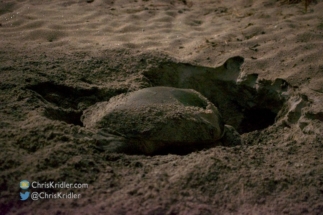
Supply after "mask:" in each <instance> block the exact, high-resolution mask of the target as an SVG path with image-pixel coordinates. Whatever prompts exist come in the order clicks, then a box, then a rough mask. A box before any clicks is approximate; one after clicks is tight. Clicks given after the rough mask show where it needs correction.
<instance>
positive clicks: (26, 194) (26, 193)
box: [20, 191, 30, 201]
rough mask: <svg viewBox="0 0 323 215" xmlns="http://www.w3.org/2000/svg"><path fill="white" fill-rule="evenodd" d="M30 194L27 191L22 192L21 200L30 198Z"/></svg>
mask: <svg viewBox="0 0 323 215" xmlns="http://www.w3.org/2000/svg"><path fill="white" fill-rule="evenodd" d="M29 194H30V192H28V191H27V192H25V193H20V198H21V200H22V201H25V200H26V199H28V197H29Z"/></svg>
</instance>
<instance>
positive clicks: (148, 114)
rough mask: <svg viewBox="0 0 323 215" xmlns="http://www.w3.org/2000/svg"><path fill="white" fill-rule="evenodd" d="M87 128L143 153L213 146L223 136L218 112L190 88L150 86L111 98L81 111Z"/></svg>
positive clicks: (222, 126)
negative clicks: (123, 140)
mask: <svg viewBox="0 0 323 215" xmlns="http://www.w3.org/2000/svg"><path fill="white" fill-rule="evenodd" d="M81 120H82V122H83V125H84V126H85V127H87V128H95V129H104V130H105V131H109V132H110V133H112V134H118V135H120V136H123V137H125V138H126V139H127V141H128V143H129V144H133V145H135V146H136V147H137V148H138V149H139V151H141V152H142V153H145V154H153V153H155V152H156V151H159V150H163V149H165V148H168V147H183V146H184V147H185V146H189V145H205V144H208V143H214V142H215V141H216V140H218V139H220V138H221V137H222V135H223V129H224V123H223V121H222V118H221V115H220V113H219V112H218V109H217V108H216V107H215V106H214V105H213V104H212V103H211V102H210V101H208V100H207V99H206V98H205V97H204V96H202V95H201V94H200V93H198V92H197V91H195V90H192V89H178V88H172V87H151V88H144V89H141V90H138V91H135V92H131V93H127V94H122V95H119V96H116V97H113V98H111V99H110V100H109V101H108V102H100V103H97V104H95V105H93V106H91V107H89V108H88V109H87V110H85V111H84V113H83V116H82V118H81Z"/></svg>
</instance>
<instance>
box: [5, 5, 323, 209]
mask: <svg viewBox="0 0 323 215" xmlns="http://www.w3.org/2000/svg"><path fill="white" fill-rule="evenodd" d="M306 2H309V5H308V6H307V7H306V10H305V5H304V1H283V0H280V1H278V0H259V1H253V0H237V1H222V0H164V1H157V0H69V1H62V0H57V1H49V0H48V1H40V0H0V38H1V39H0V119H1V120H0V214H17V215H18V214H57V215H63V214H109V215H110V214H111V215H114V214H124V215H138V214H142V215H162V214H167V215H202V214H203V215H204V214H210V215H211V214H212V215H214V214H239V215H240V214H323V157H322V153H323V105H322V104H323V55H322V52H323V13H322V11H323V1H321V0H316V1H306ZM156 86H167V87H174V88H184V89H194V90H195V91H197V92H199V93H201V94H202V95H203V96H204V97H206V98H207V99H208V100H209V101H210V102H212V103H213V104H214V105H215V106H216V107H217V108H218V109H219V112H220V113H221V115H222V117H223V121H224V123H225V124H227V125H231V126H233V127H234V128H235V129H236V130H237V132H239V134H240V137H241V144H226V143H225V140H224V139H222V140H220V141H217V142H215V143H214V145H211V146H209V147H204V146H203V147H197V148H194V149H193V148H189V149H185V148H184V147H183V148H182V145H181V146H178V145H174V148H176V150H170V151H167V150H168V149H166V150H164V151H163V152H162V153H159V152H156V153H154V154H149V155H147V154H145V153H140V152H136V153H126V152H123V151H113V150H114V149H113V150H110V151H109V150H106V148H105V147H102V146H103V145H106V144H110V142H111V141H110V140H111V138H112V139H113V138H114V139H113V140H114V143H115V144H119V142H118V141H119V140H122V141H124V139H126V141H128V140H129V141H130V140H131V138H130V137H129V136H131V135H130V134H128V133H127V135H124V136H123V134H120V135H119V133H114V134H113V135H115V136H113V135H112V136H109V135H110V134H109V135H108V136H104V135H103V136H102V135H101V134H102V131H99V129H97V128H95V126H94V127H87V126H86V125H85V124H84V121H83V119H84V114H85V113H86V111H87V110H89V109H90V108H91V107H93V105H96V104H99V103H102V102H108V101H114V100H113V99H112V100H110V99H111V98H114V97H115V96H120V95H121V94H129V93H131V92H134V91H137V90H140V89H143V88H148V87H156ZM147 117H149V116H147ZM125 123H127V122H126V121H125ZM175 127H176V126H175ZM167 131H169V133H168V132H166V133H165V134H162V135H165V137H166V136H172V135H175V134H176V132H177V131H176V128H174V129H173V130H172V128H170V129H169V130H167ZM193 131H194V132H196V130H194V129H192V132H193ZM100 132H101V133H100ZM178 132H179V131H178ZM129 133H131V132H130V131H129ZM188 133H190V131H189V132H188ZM194 134H195V133H194ZM158 135H159V134H158ZM162 135H159V136H162ZM109 138H110V139H109ZM122 138H123V139H122ZM150 138H152V139H153V136H152V135H151V136H150ZM122 141H121V142H122ZM194 144H196V143H195V142H194ZM197 144H198V143H197ZM22 180H27V181H29V182H30V187H29V188H28V189H26V190H24V189H22V188H21V187H20V186H19V183H20V182H21V181H22ZM32 182H39V183H47V182H48V183H49V182H55V183H63V182H64V183H71V184H76V183H78V184H87V185H88V186H87V187H86V188H85V187H82V188H79V189H77V188H61V187H36V188H34V187H33V186H32ZM24 192H30V194H32V193H43V194H42V195H43V196H40V197H39V199H38V200H32V199H31V196H30V197H29V196H28V199H26V200H21V198H22V197H21V196H20V194H19V193H24ZM45 193H46V195H47V194H48V195H49V194H51V195H49V196H47V198H41V197H44V195H45ZM58 193H61V194H66V195H64V196H63V197H62V196H61V195H58V196H57V195H56V197H54V196H55V195H54V194H58ZM71 193H72V194H71ZM68 194H70V195H68ZM74 194H75V195H74Z"/></svg>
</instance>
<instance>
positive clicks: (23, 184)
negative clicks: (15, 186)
mask: <svg viewBox="0 0 323 215" xmlns="http://www.w3.org/2000/svg"><path fill="white" fill-rule="evenodd" d="M20 188H21V189H23V190H27V189H28V188H29V181H27V180H22V181H20Z"/></svg>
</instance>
